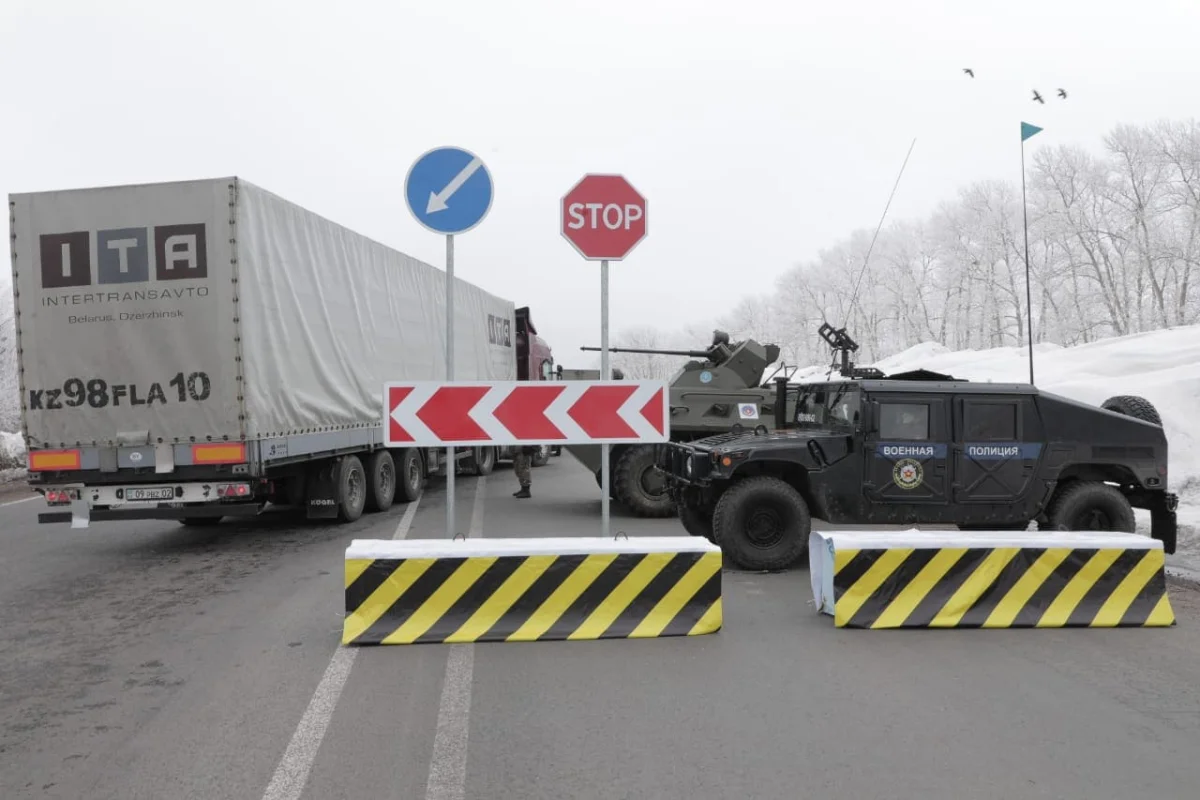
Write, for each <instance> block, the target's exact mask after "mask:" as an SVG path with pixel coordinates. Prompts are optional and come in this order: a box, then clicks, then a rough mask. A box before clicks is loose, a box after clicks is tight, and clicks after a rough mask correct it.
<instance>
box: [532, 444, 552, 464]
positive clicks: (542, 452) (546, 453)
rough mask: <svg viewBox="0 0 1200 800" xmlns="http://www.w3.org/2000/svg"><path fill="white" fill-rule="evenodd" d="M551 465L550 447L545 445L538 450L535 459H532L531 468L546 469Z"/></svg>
mask: <svg viewBox="0 0 1200 800" xmlns="http://www.w3.org/2000/svg"><path fill="white" fill-rule="evenodd" d="M549 463H550V446H549V445H545V444H544V445H542V446H541V447H539V448H538V449H537V452H536V453H534V455H533V458H532V459H530V462H529V466H531V467H544V466H546V465H547V464H549Z"/></svg>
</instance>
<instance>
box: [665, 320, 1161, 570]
mask: <svg viewBox="0 0 1200 800" xmlns="http://www.w3.org/2000/svg"><path fill="white" fill-rule="evenodd" d="M827 333H828V334H830V335H828V336H827V339H829V338H833V339H835V340H836V341H837V343H838V347H840V348H841V349H842V352H843V359H842V362H843V363H842V376H843V377H842V379H840V380H838V379H833V380H828V381H825V382H817V383H804V384H793V385H788V384H787V383H786V380H785V379H781V380H779V381H777V383H776V391H777V393H778V396H777V400H776V402H775V409H776V414H775V416H776V418H775V420H774V422H775V430H774V431H768V430H767V428H766V427H765V426H762V425H759V426H757V427H756V428H755V429H754V430H753V431H749V432H748V431H734V432H730V433H725V434H720V435H716V436H710V437H707V438H704V439H700V440H694V441H691V442H670V443H665V444H662V445H659V446H658V453H657V463H658V466H659V468H660V469H662V470H663V471H664V473H665V475H666V480H667V483H668V486H669V489H668V491H669V492H670V493H671V497H672V498H673V500H674V501H675V503H676V506H677V508H678V512H679V518H680V521H681V522H682V523H683V526H684V528H685V529H686V530H687V531H688V532H689V533H690V534H692V535H693V536H704V537H706V538H708V539H709V540H710V541H712V542H714V543H715V544H717V545H719V546H720V547H721V549H722V551H723V553H724V554H725V555H726V556H727V557H728V558H729V559H730V561H731V562H733V564H735V565H736V566H738V567H740V568H742V569H754V570H778V569H786V568H788V567H790V566H792V565H794V564H796V563H797V562H799V561H801V560H803V559H804V557H805V556H806V555H807V551H808V534H809V531H810V528H811V524H812V518H813V517H816V518H818V519H821V520H825V521H827V522H830V523H833V524H839V525H846V524H853V525H897V524H899V525H957V526H958V527H959V529H961V530H972V529H976V530H1025V529H1026V528H1027V527H1028V525H1029V523H1030V522H1032V521H1035V522H1036V523H1037V524H1038V526H1039V528H1040V529H1042V530H1059V531H1083V530H1087V531H1130V532H1132V531H1134V529H1135V519H1134V511H1133V509H1134V508H1142V509H1147V510H1149V511H1150V518H1151V534H1150V535H1151V536H1152V537H1153V538H1155V539H1159V540H1161V541H1162V542H1163V546H1164V550H1165V551H1166V552H1167V553H1173V552H1175V538H1176V519H1175V508H1176V505H1177V502H1178V500H1177V497H1176V496H1175V495H1174V494H1172V493H1170V492H1168V491H1167V439H1166V436H1165V434H1164V432H1163V428H1162V422H1161V420H1160V418H1159V416H1158V412H1157V411H1156V410H1155V409H1154V407H1153V406H1152V405H1151V404H1150V403H1149V402H1147V401H1146V400H1145V399H1143V398H1140V397H1134V396H1128V395H1122V396H1117V397H1113V398H1110V399H1109V400H1107V401H1105V402H1104V403H1103V405H1102V406H1101V407H1100V408H1096V407H1094V406H1090V405H1087V404H1084V403H1080V402H1077V401H1075V400H1071V399H1068V398H1066V397H1061V396H1058V395H1055V394H1052V393H1049V392H1045V391H1041V390H1039V389H1038V388H1036V387H1035V386H1033V385H1029V384H995V383H971V382H968V381H965V380H958V379H955V378H953V377H951V376H948V375H940V374H937V373H932V372H927V371H924V370H918V371H916V372H910V373H905V374H897V375H892V376H885V375H884V374H883V373H881V372H878V371H877V370H873V369H871V368H855V367H852V366H851V365H850V363H849V359H848V352H849V351H850V350H852V349H857V345H855V344H854V342H853V340H851V339H850V338H849V337H848V336H847V335H846V334H845V331H844V330H837V331H832V332H829V331H825V329H824V328H823V329H822V334H823V335H826V334H827ZM835 349H836V348H835ZM787 393H796V395H797V396H796V401H795V405H794V406H793V405H792V404H791V403H790V402H786V397H785V395H786V394H787ZM789 407H791V408H794V409H795V410H794V412H793V415H792V418H791V419H786V418H785V414H784V413H783V409H785V408H789Z"/></svg>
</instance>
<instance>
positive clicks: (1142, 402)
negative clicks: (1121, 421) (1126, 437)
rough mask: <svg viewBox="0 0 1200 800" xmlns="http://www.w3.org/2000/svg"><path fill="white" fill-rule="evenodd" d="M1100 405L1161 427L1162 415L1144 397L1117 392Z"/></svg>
mask: <svg viewBox="0 0 1200 800" xmlns="http://www.w3.org/2000/svg"><path fill="white" fill-rule="evenodd" d="M1100 407H1101V408H1104V409H1107V410H1109V411H1116V412H1117V413H1118V414H1124V415H1125V416H1127V417H1133V418H1134V419H1140V420H1142V421H1143V422H1149V423H1152V424H1154V425H1157V426H1159V427H1160V428H1161V427H1162V417H1160V416H1159V415H1158V409H1157V408H1155V407H1154V405H1153V404H1152V403H1151V402H1150V401H1149V400H1147V399H1146V398H1144V397H1138V396H1137V395H1132V394H1119V395H1117V396H1116V397H1110V398H1108V399H1107V400H1105V401H1104V402H1103V403H1102V404H1101V405H1100Z"/></svg>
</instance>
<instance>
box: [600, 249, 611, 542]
mask: <svg viewBox="0 0 1200 800" xmlns="http://www.w3.org/2000/svg"><path fill="white" fill-rule="evenodd" d="M600 379H601V380H605V381H610V380H612V373H611V372H610V371H609V368H608V259H605V260H603V261H601V262H600ZM608 452H609V445H608V444H607V443H605V444H602V445H600V535H601V536H605V537H607V536H608V492H609V486H608V481H609V474H608Z"/></svg>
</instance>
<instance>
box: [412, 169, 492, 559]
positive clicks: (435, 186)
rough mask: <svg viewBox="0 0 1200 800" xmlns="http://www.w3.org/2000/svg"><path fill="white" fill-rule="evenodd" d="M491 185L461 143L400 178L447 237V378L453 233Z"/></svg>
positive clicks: (478, 211) (453, 467) (481, 207)
mask: <svg viewBox="0 0 1200 800" xmlns="http://www.w3.org/2000/svg"><path fill="white" fill-rule="evenodd" d="M494 193H495V189H494V187H493V185H492V176H491V173H490V172H488V168H487V167H486V166H484V163H483V161H482V160H481V159H480V158H479V156H477V155H475V154H474V153H472V152H471V151H469V150H464V149H462V148H461V147H435V148H434V149H432V150H428V151H426V152H425V153H423V154H421V156H420V157H419V158H418V159H417V160H416V161H414V162H413V165H412V166H411V167H409V169H408V175H407V176H405V178H404V199H405V201H406V202H407V203H408V210H409V211H410V212H411V213H412V215H413V217H414V218H416V220H417V222H419V223H420V224H421V225H422V226H424V227H425V228H427V229H429V230H431V231H433V232H434V233H441V234H445V236H446V380H447V381H452V380H454V236H455V234H459V233H466V232H467V231H469V230H471V229H472V228H474V227H475V226H476V225H478V224H479V223H480V222H482V221H483V218H484V217H486V216H487V213H488V211H490V210H491V208H492V197H493V195H494ZM446 461H447V464H446V536H447V538H450V539H453V538H454V534H455V530H454V477H455V473H456V472H457V470H458V462H457V461H456V460H455V458H454V448H453V447H447V448H446Z"/></svg>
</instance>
